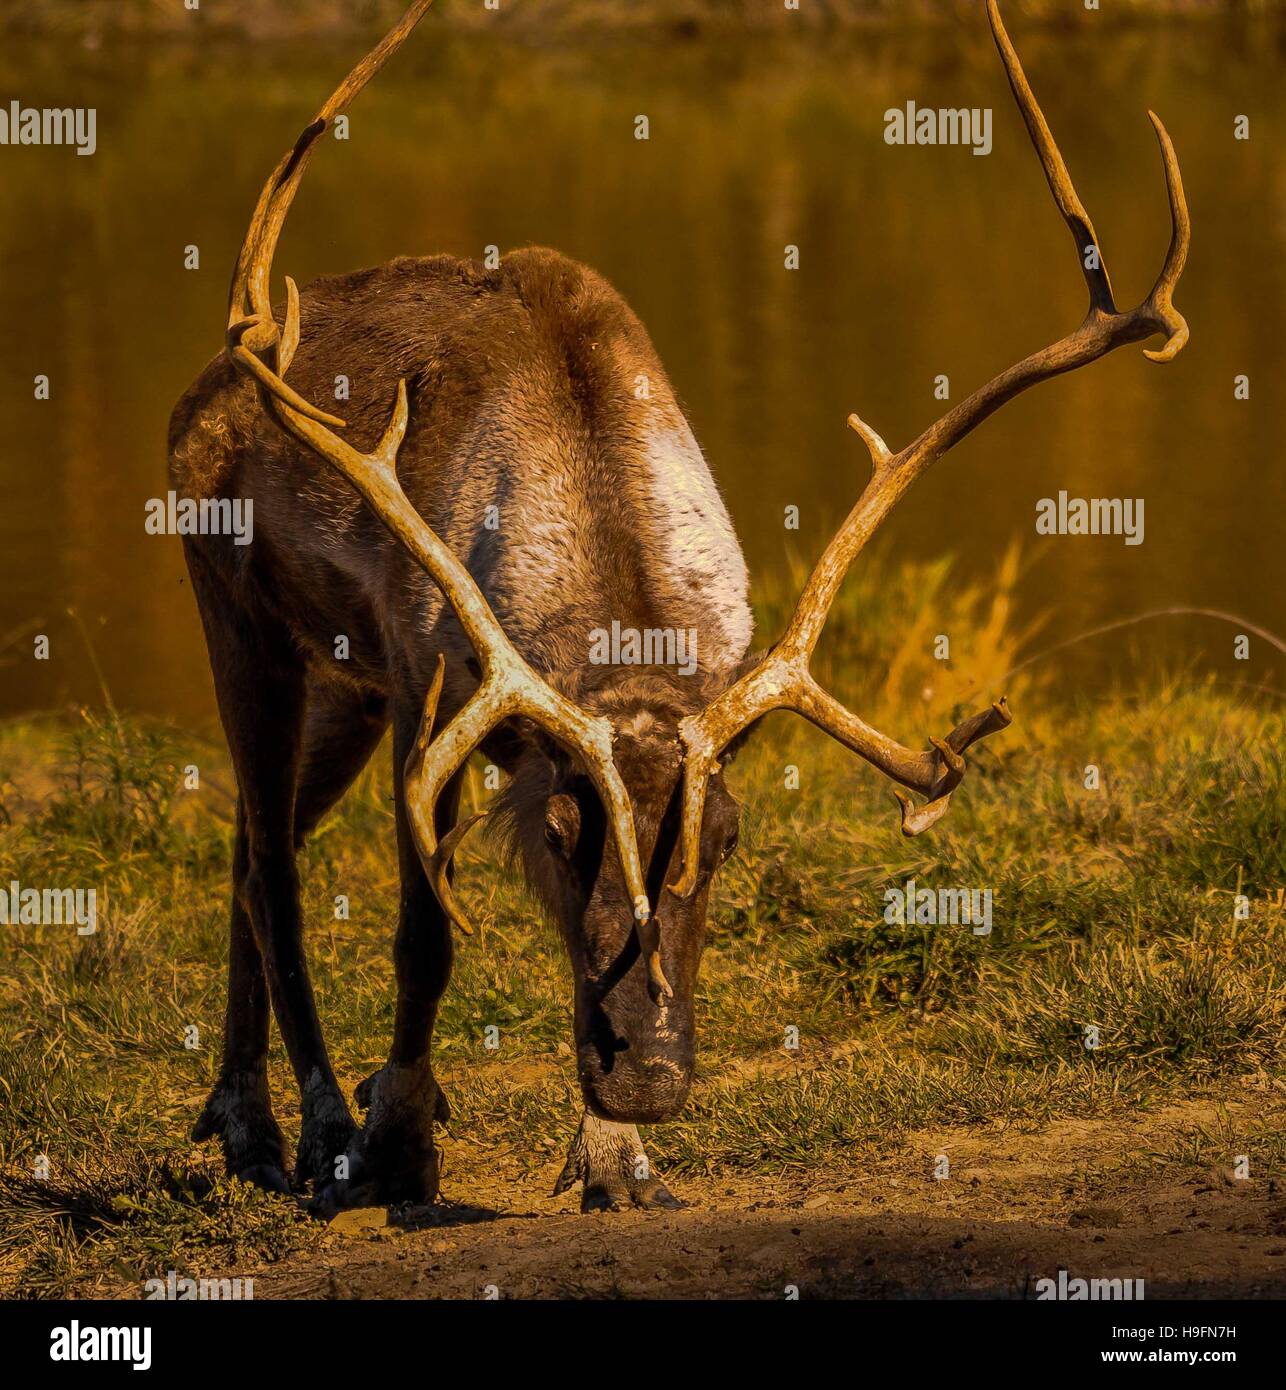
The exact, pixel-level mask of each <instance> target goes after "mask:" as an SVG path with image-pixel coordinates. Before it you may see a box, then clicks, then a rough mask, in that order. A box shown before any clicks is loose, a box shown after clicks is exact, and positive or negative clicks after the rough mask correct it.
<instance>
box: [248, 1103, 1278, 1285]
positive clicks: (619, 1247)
mask: <svg viewBox="0 0 1286 1390" xmlns="http://www.w3.org/2000/svg"><path fill="white" fill-rule="evenodd" d="M1220 1114H1223V1115H1225V1116H1228V1117H1231V1118H1232V1119H1234V1120H1237V1119H1248V1118H1252V1117H1253V1118H1256V1119H1258V1120H1260V1121H1262V1120H1264V1119H1269V1120H1272V1121H1281V1122H1286V1103H1283V1102H1282V1100H1281V1098H1280V1097H1276V1098H1274V1099H1273V1100H1272V1101H1271V1103H1269V1104H1265V1101H1264V1100H1263V1098H1262V1096H1260V1097H1254V1098H1249V1099H1248V1098H1247V1093H1246V1092H1245V1091H1241V1092H1239V1093H1237V1094H1236V1095H1234V1096H1231V1097H1227V1098H1224V1097H1217V1098H1213V1099H1211V1098H1202V1099H1201V1100H1199V1101H1193V1102H1188V1103H1184V1104H1180V1105H1174V1106H1170V1107H1167V1108H1165V1109H1160V1110H1157V1111H1154V1112H1152V1113H1150V1114H1147V1115H1140V1116H1137V1117H1134V1118H1132V1119H1125V1120H1121V1119H1113V1120H1087V1121H1067V1122H1061V1123H1058V1124H1055V1125H1051V1126H1050V1127H1048V1128H1047V1129H1044V1130H1042V1131H1040V1132H1038V1133H1035V1134H1030V1133H1014V1132H1012V1131H1010V1132H1004V1131H1001V1132H996V1133H989V1134H981V1133H978V1132H974V1131H960V1130H953V1131H949V1132H944V1133H942V1134H932V1133H926V1134H920V1135H916V1136H914V1137H913V1138H912V1139H911V1140H910V1141H909V1142H908V1143H906V1144H904V1145H900V1146H899V1147H898V1150H897V1152H896V1153H893V1154H890V1155H889V1156H886V1157H882V1158H876V1159H873V1160H869V1161H863V1162H861V1163H855V1164H854V1166H853V1168H852V1169H835V1168H831V1169H827V1170H823V1171H821V1172H816V1171H814V1172H809V1173H806V1174H792V1173H788V1174H784V1175H781V1176H777V1177H771V1178H765V1177H753V1178H747V1177H736V1178H731V1179H729V1178H721V1179H718V1180H709V1179H688V1180H686V1181H683V1182H675V1183H674V1184H673V1186H674V1188H675V1190H676V1192H677V1194H678V1195H679V1196H681V1197H682V1198H683V1199H684V1200H685V1201H686V1202H687V1203H688V1204H689V1205H688V1208H687V1209H686V1210H684V1211H680V1212H674V1213H658V1212H619V1213H596V1214H592V1215H584V1216H583V1215H581V1214H580V1212H579V1210H578V1203H577V1199H576V1196H575V1194H573V1193H568V1194H565V1195H564V1196H562V1197H553V1196H550V1195H549V1194H550V1192H551V1191H552V1188H553V1185H554V1180H555V1178H556V1177H557V1174H558V1171H559V1168H560V1166H561V1159H559V1160H553V1159H551V1161H550V1163H549V1164H548V1171H544V1170H540V1171H539V1172H537V1173H534V1174H533V1173H528V1174H527V1175H526V1176H520V1175H519V1174H518V1173H517V1170H516V1169H515V1168H514V1167H513V1165H512V1161H511V1162H510V1163H509V1164H508V1165H507V1164H506V1161H505V1159H504V1157H503V1156H502V1155H499V1154H497V1153H494V1152H488V1151H486V1150H483V1149H478V1148H473V1147H471V1146H470V1145H469V1144H467V1143H465V1142H462V1141H461V1140H459V1139H447V1141H446V1165H447V1166H446V1176H445V1179H444V1193H445V1195H446V1197H447V1198H448V1199H449V1201H450V1202H452V1203H453V1204H451V1205H446V1206H440V1207H436V1208H425V1209H420V1210H416V1211H411V1212H408V1213H404V1214H402V1215H400V1216H399V1215H396V1214H394V1215H392V1216H390V1215H389V1214H388V1213H385V1212H384V1211H382V1210H374V1209H372V1210H369V1211H360V1212H349V1213H345V1214H344V1215H343V1216H341V1217H340V1218H339V1220H338V1221H337V1223H336V1224H335V1225H334V1226H333V1227H332V1229H331V1231H330V1233H329V1234H328V1236H327V1238H326V1242H325V1246H324V1248H323V1253H322V1255H321V1257H320V1258H318V1256H317V1255H316V1253H315V1252H314V1253H310V1255H309V1256H308V1257H307V1259H306V1261H299V1262H296V1261H293V1260H292V1261H284V1262H282V1263H280V1264H277V1265H273V1266H265V1267H261V1268H239V1269H237V1270H236V1271H225V1273H228V1274H232V1273H235V1274H238V1275H240V1276H242V1277H245V1276H247V1275H250V1276H253V1278H254V1296H255V1298H256V1299H262V1298H381V1299H394V1298H497V1297H498V1298H567V1297H575V1298H670V1299H719V1298H787V1297H791V1296H795V1295H794V1291H796V1290H797V1296H798V1297H799V1298H828V1297H831V1298H833V1297H841V1298H852V1297H859V1298H860V1297H868V1298H917V1297H938V1298H942V1297H950V1298H1024V1297H1026V1298H1035V1297H1036V1294H1037V1290H1036V1287H1035V1285H1036V1281H1037V1280H1038V1279H1040V1278H1042V1277H1050V1278H1057V1275H1058V1271H1059V1270H1060V1269H1065V1270H1067V1271H1068V1275H1069V1278H1087V1279H1088V1278H1095V1277H1101V1278H1134V1279H1140V1278H1141V1279H1143V1280H1145V1287H1146V1297H1147V1298H1148V1299H1157V1298H1184V1297H1187V1298H1194V1297H1195V1298H1220V1297H1259V1298H1281V1297H1286V1190H1282V1185H1281V1184H1279V1183H1278V1182H1277V1181H1275V1180H1273V1179H1271V1178H1267V1177H1264V1176H1262V1175H1261V1176H1259V1177H1256V1176H1255V1173H1254V1169H1253V1156H1252V1169H1251V1175H1250V1177H1249V1178H1248V1179H1238V1178H1237V1177H1236V1176H1235V1175H1234V1172H1233V1170H1232V1168H1231V1167H1228V1168H1226V1169H1225V1168H1223V1167H1217V1168H1209V1167H1195V1166H1193V1165H1192V1164H1189V1163H1185V1162H1184V1161H1182V1157H1181V1156H1180V1157H1178V1158H1176V1157H1175V1156H1174V1155H1173V1148H1174V1144H1175V1140H1176V1136H1178V1135H1181V1134H1183V1133H1184V1132H1185V1131H1190V1130H1192V1129H1193V1128H1194V1127H1202V1128H1206V1127H1208V1126H1211V1125H1213V1124H1214V1123H1215V1122H1216V1121H1217V1119H1218V1117H1219V1115H1220ZM943 1153H945V1154H946V1155H947V1157H948V1159H949V1162H950V1177H949V1178H947V1179H946V1180H939V1179H935V1178H934V1177H933V1170H934V1164H935V1159H936V1157H937V1155H939V1154H943ZM1165 1154H1169V1155H1170V1156H1169V1157H1162V1156H1161V1155H1165ZM1231 1162H1232V1160H1231V1157H1230V1159H1229V1163H1230V1164H1231Z"/></svg>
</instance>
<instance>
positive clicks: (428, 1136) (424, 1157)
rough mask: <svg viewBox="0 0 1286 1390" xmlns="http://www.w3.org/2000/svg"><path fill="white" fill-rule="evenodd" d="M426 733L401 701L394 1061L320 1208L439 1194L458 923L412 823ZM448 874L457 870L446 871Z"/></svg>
mask: <svg viewBox="0 0 1286 1390" xmlns="http://www.w3.org/2000/svg"><path fill="white" fill-rule="evenodd" d="M418 729H419V709H418V707H417V706H416V705H414V704H413V703H410V702H407V701H402V702H399V705H398V708H397V710H396V711H395V714H394V726H393V769H394V771H393V789H394V797H395V802H396V815H397V847H398V862H399V867H400V870H401V880H402V898H401V904H400V912H399V918H398V928H397V940H396V942H395V943H394V947H393V959H394V965H395V968H396V972H397V1014H396V1018H395V1021H394V1025H393V1044H392V1047H391V1048H390V1050H389V1058H388V1061H387V1063H385V1065H384V1066H383V1067H381V1068H380V1070H379V1071H377V1072H376V1073H375V1074H374V1075H373V1076H370V1077H368V1078H367V1079H366V1080H365V1081H364V1082H362V1084H361V1085H360V1086H359V1087H358V1088H357V1094H356V1100H357V1103H358V1105H359V1106H360V1107H362V1108H363V1109H364V1110H366V1121H365V1123H364V1125H363V1126H362V1129H361V1131H360V1132H359V1133H358V1134H357V1135H356V1137H355V1138H354V1140H353V1142H352V1144H351V1145H350V1146H349V1150H348V1155H347V1157H348V1171H347V1174H346V1175H343V1174H339V1175H337V1176H336V1180H335V1182H334V1183H333V1184H331V1185H330V1186H329V1187H328V1188H327V1189H326V1191H325V1192H323V1193H321V1194H320V1196H319V1199H318V1204H317V1205H318V1209H319V1210H321V1211H323V1212H325V1211H333V1210H334V1209H336V1208H338V1207H358V1206H385V1205H390V1206H391V1205H394V1204H397V1203H402V1202H410V1203H413V1204H415V1205H422V1204H424V1203H427V1202H432V1201H434V1200H435V1199H436V1197H437V1195H438V1180H439V1176H440V1165H439V1162H438V1149H437V1145H436V1144H435V1143H434V1138H433V1127H434V1123H435V1121H437V1122H445V1121H446V1120H447V1118H448V1116H449V1114H450V1112H449V1110H448V1109H447V1103H446V1097H445V1096H444V1095H443V1094H442V1089H441V1087H440V1086H439V1085H438V1083H437V1081H436V1080H435V1079H434V1076H433V1066H432V1062H431V1060H430V1043H431V1040H432V1035H433V1023H434V1019H435V1018H436V1017H437V1010H438V1000H439V999H441V997H442V994H443V991H444V990H445V989H446V986H447V981H448V980H449V979H450V977H451V948H452V943H451V924H450V922H449V921H448V920H447V916H446V913H445V912H443V910H442V906H441V904H440V903H439V902H438V900H437V895H436V894H435V893H434V891H433V889H432V887H431V886H430V884H429V881H428V879H427V878H426V877H425V874H424V869H423V866H422V865H421V863H420V857H419V853H418V852H417V850H416V848H415V842H414V839H413V836H412V834H411V829H410V825H409V823H408V821H407V816H406V806H405V800H404V796H403V777H402V768H403V764H404V763H405V760H406V756H407V753H408V752H409V750H410V747H411V745H412V743H413V741H414V739H415V736H416V734H417V733H418ZM459 801H460V780H459V778H458V777H457V778H455V779H454V780H453V781H452V782H451V784H450V785H449V786H448V787H447V789H446V791H445V792H444V793H443V795H442V797H441V798H440V799H439V801H438V807H437V821H438V835H439V836H440V837H441V836H444V835H446V833H447V832H448V831H449V830H450V829H451V827H452V826H453V825H454V824H455V817H456V811H457V808H458V806H459ZM448 872H450V870H448Z"/></svg>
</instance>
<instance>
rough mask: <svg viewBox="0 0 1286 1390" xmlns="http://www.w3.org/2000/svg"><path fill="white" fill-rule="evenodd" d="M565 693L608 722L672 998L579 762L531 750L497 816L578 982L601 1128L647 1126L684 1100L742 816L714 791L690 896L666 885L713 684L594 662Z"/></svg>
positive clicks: (579, 1031) (541, 746) (582, 1055)
mask: <svg viewBox="0 0 1286 1390" xmlns="http://www.w3.org/2000/svg"><path fill="white" fill-rule="evenodd" d="M564 684H565V685H567V686H570V687H572V690H573V691H574V695H575V698H576V699H577V701H578V702H579V703H581V704H583V705H584V706H586V707H588V708H592V709H594V711H595V712H596V713H597V714H599V715H601V716H602V717H605V718H607V719H610V720H611V723H612V727H613V730H614V731H615V739H614V745H613V759H614V761H615V763H616V766H617V768H618V770H619V772H620V775H621V780H622V781H623V782H624V784H625V788H626V791H627V793H628V795H629V798H630V804H631V807H632V811H633V823H634V833H635V836H636V839H637V843H638V848H639V854H640V858H641V862H642V863H643V864H644V865H646V866H647V867H646V869H645V875H644V885H645V891H646V893H647V896H648V900H649V902H651V903H655V904H656V915H657V918H658V920H659V921H660V923H661V924H662V930H661V935H662V938H663V950H662V958H663V973H664V978H665V981H666V984H667V985H668V992H667V991H665V990H653V989H650V988H649V974H648V971H647V969H646V964H645V963H644V962H642V961H641V960H640V942H639V934H638V932H637V930H636V925H635V924H636V917H635V902H634V896H633V894H632V892H631V886H630V883H629V881H628V880H627V878H626V875H625V873H624V872H623V869H622V864H621V860H620V856H619V854H618V853H617V850H616V846H615V841H614V838H613V835H612V833H611V826H610V825H609V822H608V818H607V816H606V815H605V814H604V810H603V803H602V801H601V799H600V798H599V795H598V793H597V791H596V790H595V787H594V784H593V782H592V780H591V779H590V778H589V777H588V776H586V774H585V772H584V771H583V769H582V768H581V766H580V764H579V762H578V761H577V760H576V759H574V758H571V757H569V756H568V755H567V754H566V753H565V752H564V751H563V749H562V748H561V747H559V745H557V744H556V743H553V742H551V741H549V740H548V739H546V738H543V737H535V738H532V739H526V740H524V741H523V744H522V748H521V751H520V752H519V754H518V756H517V759H516V761H515V764H514V769H515V770H514V774H513V776H512V778H511V780H510V783H509V786H508V788H507V789H506V791H505V792H504V793H503V794H502V796H501V798H500V801H499V806H498V808H497V812H496V814H497V816H498V818H499V821H500V824H501V826H502V827H503V828H504V830H505V831H506V832H507V836H508V839H509V842H510V844H511V846H512V848H513V850H514V851H515V852H516V854H517V855H518V856H519V857H520V858H521V861H522V867H523V872H524V875H525V877H526V880H527V882H528V883H529V884H530V885H531V887H532V888H533V890H534V891H535V892H536V894H537V896H538V897H539V898H540V899H541V901H542V902H543V903H544V904H545V906H546V908H547V910H548V911H549V912H550V914H551V915H552V916H553V917H554V918H555V920H556V921H557V922H558V925H559V928H560V930H561V932H562V935H563V939H564V942H565V944H566V947H567V953H568V957H569V959H570V960H571V964H572V970H573V974H574V976H575V981H576V1008H575V1037H576V1058H577V1071H578V1073H579V1076H580V1082H581V1088H582V1090H583V1092H584V1096H585V1101H586V1104H587V1105H588V1106H589V1107H590V1108H591V1110H593V1111H594V1113H596V1114H598V1115H599V1116H601V1117H602V1118H604V1119H610V1120H619V1121H623V1122H629V1123H635V1124H641V1123H644V1122H655V1121H657V1120H662V1119H665V1118H666V1117H668V1116H670V1115H672V1114H674V1113H675V1112H676V1111H677V1110H678V1109H679V1107H680V1106H681V1105H682V1103H683V1100H684V1098H685V1096H686V1095H687V1091H688V1087H689V1085H690V1084H691V1080H692V1072H693V1066H694V1062H695V1048H696V1020H695V1016H694V1010H693V996H694V993H695V989H696V981H697V968H698V966H699V964H700V961H701V953H702V950H703V948H704V945H705V924H706V909H707V905H708V902H709V896H710V889H711V886H712V882H713V878H714V874H715V871H716V870H717V869H718V867H719V865H720V864H722V863H723V862H724V861H725V860H726V859H727V858H728V857H729V856H730V855H731V854H732V853H733V851H734V850H735V849H736V846H737V834H738V826H739V808H738V806H737V803H736V802H735V801H734V800H733V798H732V796H731V795H730V794H729V792H728V790H727V788H726V787H725V786H724V783H723V778H722V776H718V775H717V776H715V777H714V778H713V779H712V780H711V783H710V788H709V793H708V795H707V798H706V804H705V810H704V817H703V822H702V826H701V835H700V847H699V851H698V874H697V883H696V886H695V889H694V891H693V892H692V893H691V894H688V895H686V896H684V897H680V896H678V895H676V894H672V893H669V892H668V891H666V890H665V887H664V885H665V882H666V879H667V878H668V877H669V876H671V874H672V873H677V869H678V857H679V856H678V853H677V846H678V841H679V829H680V806H681V794H680V792H681V788H680V783H681V778H682V772H683V744H682V740H681V738H680V736H679V723H680V721H681V720H682V719H684V718H686V717H687V716H688V715H689V714H691V713H693V712H695V711H696V710H697V709H700V708H702V707H703V706H704V704H705V703H706V702H707V701H708V699H709V698H710V697H711V693H712V692H711V687H710V682H709V678H706V677H703V676H698V677H696V678H689V679H683V678H676V677H674V676H673V675H667V674H661V673H660V672H652V671H639V670H637V669H635V670H633V671H622V670H620V669H616V670H609V669H608V668H604V667H591V668H588V669H587V670H583V671H579V672H575V673H569V675H568V677H567V678H566V679H565V681H564Z"/></svg>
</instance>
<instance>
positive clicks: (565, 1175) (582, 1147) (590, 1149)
mask: <svg viewBox="0 0 1286 1390" xmlns="http://www.w3.org/2000/svg"><path fill="white" fill-rule="evenodd" d="M575 1182H580V1183H583V1184H584V1187H583V1188H582V1190H581V1199H580V1209H581V1211H620V1210H621V1209H622V1208H623V1207H629V1206H635V1207H643V1208H645V1209H651V1208H657V1207H660V1208H663V1209H665V1210H668V1211H676V1210H678V1209H679V1208H680V1207H682V1206H684V1205H685V1204H684V1203H683V1202H681V1201H679V1199H678V1198H677V1197H676V1196H675V1195H674V1194H673V1193H672V1192H671V1191H670V1189H669V1188H668V1187H666V1185H665V1184H664V1183H663V1182H662V1181H661V1180H660V1179H659V1178H657V1177H656V1176H655V1175H654V1174H653V1172H652V1165H651V1161H650V1160H649V1158H648V1156H647V1152H646V1151H645V1149H644V1148H643V1141H642V1140H641V1139H640V1138H639V1132H638V1130H637V1129H636V1128H635V1127H634V1126H633V1125H623V1124H617V1123H616V1121H615V1120H600V1119H599V1118H598V1117H597V1116H595V1115H591V1114H590V1113H589V1111H588V1110H586V1111H585V1113H584V1114H583V1115H582V1116H581V1122H580V1128H579V1129H578V1130H577V1131H576V1135H575V1138H573V1140H572V1143H571V1148H570V1149H569V1150H568V1152H567V1162H566V1164H565V1165H564V1166H563V1171H562V1172H561V1173H560V1174H559V1175H558V1181H557V1183H556V1184H555V1185H554V1195H555V1196H557V1195H558V1194H559V1193H560V1192H566V1191H567V1189H568V1188H569V1187H570V1186H571V1185H572V1184H573V1183H575Z"/></svg>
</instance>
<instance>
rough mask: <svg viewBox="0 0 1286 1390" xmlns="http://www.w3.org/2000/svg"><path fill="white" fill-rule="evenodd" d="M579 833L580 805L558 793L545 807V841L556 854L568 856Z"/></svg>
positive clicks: (574, 845) (571, 798) (572, 798)
mask: <svg viewBox="0 0 1286 1390" xmlns="http://www.w3.org/2000/svg"><path fill="white" fill-rule="evenodd" d="M579 834H580V807H579V806H577V804H576V799H575V798H574V797H571V796H567V795H566V794H564V793H560V794H559V795H557V796H551V797H550V798H549V805H548V806H547V807H546V808H545V843H546V844H547V845H548V846H549V847H550V849H552V850H553V851H554V852H555V853H556V854H561V855H564V856H570V855H571V853H572V851H573V850H574V849H575V848H576V839H577V836H578V835H579Z"/></svg>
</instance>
